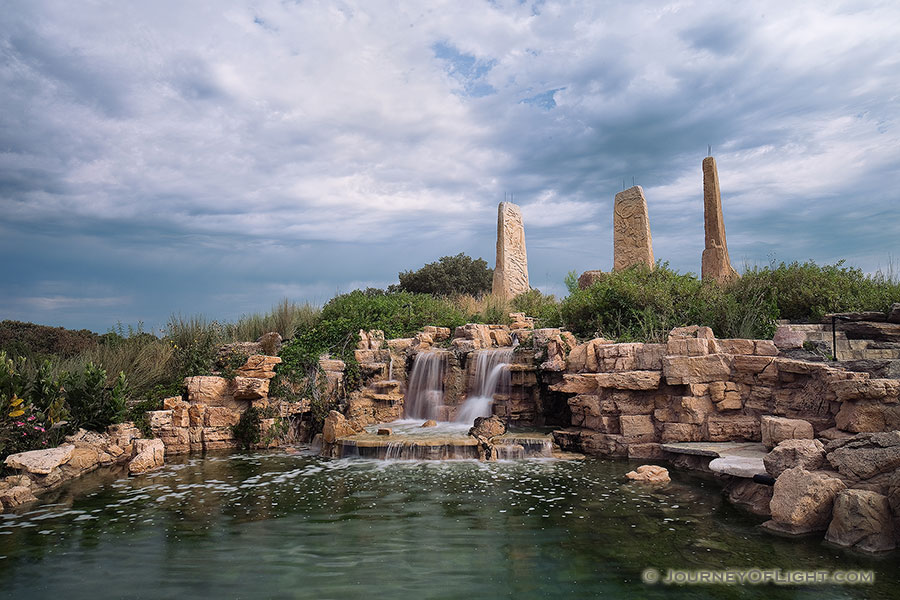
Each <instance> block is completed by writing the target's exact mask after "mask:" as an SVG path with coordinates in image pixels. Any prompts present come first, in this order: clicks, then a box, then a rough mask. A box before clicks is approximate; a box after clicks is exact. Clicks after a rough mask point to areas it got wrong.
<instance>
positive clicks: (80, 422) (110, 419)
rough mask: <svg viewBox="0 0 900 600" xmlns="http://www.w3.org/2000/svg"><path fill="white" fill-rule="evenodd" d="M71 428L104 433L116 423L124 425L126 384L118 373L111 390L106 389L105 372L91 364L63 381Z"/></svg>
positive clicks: (68, 375) (123, 375) (123, 377)
mask: <svg viewBox="0 0 900 600" xmlns="http://www.w3.org/2000/svg"><path fill="white" fill-rule="evenodd" d="M63 388H64V389H65V394H66V403H67V404H68V406H69V414H70V418H71V422H70V423H71V424H70V427H71V428H72V429H77V428H79V427H83V428H85V429H90V430H93V431H105V430H106V428H107V427H108V426H109V425H112V424H113V423H121V422H122V421H123V420H124V418H125V414H126V410H127V406H126V405H127V403H126V390H127V382H126V379H125V374H124V373H119V375H118V377H117V378H116V381H115V384H114V385H113V386H112V388H109V387H107V386H106V371H105V370H104V369H102V368H101V367H97V366H94V365H93V364H91V363H88V365H87V366H86V367H85V368H84V370H82V371H81V372H76V373H69V374H67V375H66V376H65V377H64V379H63Z"/></svg>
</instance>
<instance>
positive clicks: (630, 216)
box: [613, 185, 654, 271]
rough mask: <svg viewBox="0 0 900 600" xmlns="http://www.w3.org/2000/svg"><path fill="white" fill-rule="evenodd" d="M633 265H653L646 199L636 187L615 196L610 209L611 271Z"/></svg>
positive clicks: (642, 191) (639, 187)
mask: <svg viewBox="0 0 900 600" xmlns="http://www.w3.org/2000/svg"><path fill="white" fill-rule="evenodd" d="M632 265H647V266H648V267H650V268H651V269H652V268H653V265H654V260H653V240H652V239H651V237H650V218H649V217H648V216H647V200H646V199H645V198H644V190H643V189H641V186H639V185H636V186H634V187H630V188H628V189H627V190H625V191H624V192H619V193H618V194H616V203H615V206H614V208H613V271H621V270H623V269H627V268H628V267H630V266H632Z"/></svg>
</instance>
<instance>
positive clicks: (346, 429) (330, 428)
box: [322, 410, 356, 444]
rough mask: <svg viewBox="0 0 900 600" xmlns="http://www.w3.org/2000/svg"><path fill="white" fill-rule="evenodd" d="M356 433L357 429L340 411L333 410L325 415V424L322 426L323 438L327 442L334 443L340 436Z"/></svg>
mask: <svg viewBox="0 0 900 600" xmlns="http://www.w3.org/2000/svg"><path fill="white" fill-rule="evenodd" d="M355 433H356V431H354V429H353V427H352V426H351V425H350V423H349V422H348V421H347V418H346V417H345V416H344V415H342V414H341V413H339V412H338V411H336V410H333V411H331V412H329V413H328V416H327V417H325V424H324V426H323V427H322V439H323V440H324V442H325V443H326V444H333V443H334V442H335V440H337V439H338V438H341V437H346V436H348V435H353V434H355Z"/></svg>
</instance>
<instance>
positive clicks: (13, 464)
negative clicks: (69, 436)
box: [6, 444, 75, 475]
mask: <svg viewBox="0 0 900 600" xmlns="http://www.w3.org/2000/svg"><path fill="white" fill-rule="evenodd" d="M74 452H75V444H63V445H61V446H57V447H56V448H47V449H46V450H30V451H28V452H19V453H18V454H10V455H9V456H7V457H6V466H7V467H9V468H11V469H18V470H20V471H25V472H27V473H32V474H34V475H49V474H50V472H51V471H53V469H55V468H57V467H59V466H61V465H64V464H66V463H67V462H69V459H71V458H72V454H73V453H74Z"/></svg>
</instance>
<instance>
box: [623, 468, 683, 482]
mask: <svg viewBox="0 0 900 600" xmlns="http://www.w3.org/2000/svg"><path fill="white" fill-rule="evenodd" d="M625 477H627V478H628V479H631V480H632V481H647V482H649V483H669V482H670V481H672V480H671V478H670V477H669V470H668V469H666V468H665V467H660V466H658V465H641V466H639V467H638V468H637V469H635V470H634V471H629V472H628V473H625Z"/></svg>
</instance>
